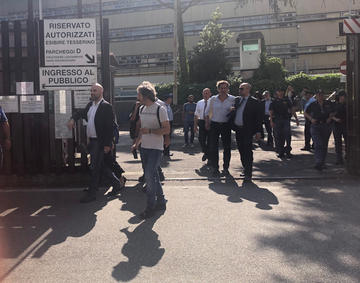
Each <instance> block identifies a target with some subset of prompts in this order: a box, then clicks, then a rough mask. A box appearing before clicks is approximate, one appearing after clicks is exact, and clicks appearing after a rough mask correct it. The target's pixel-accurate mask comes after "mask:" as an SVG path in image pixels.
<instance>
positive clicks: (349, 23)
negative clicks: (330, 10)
mask: <svg viewBox="0 0 360 283" xmlns="http://www.w3.org/2000/svg"><path fill="white" fill-rule="evenodd" d="M344 33H346V34H359V33H360V18H359V19H355V18H354V19H346V20H344Z"/></svg>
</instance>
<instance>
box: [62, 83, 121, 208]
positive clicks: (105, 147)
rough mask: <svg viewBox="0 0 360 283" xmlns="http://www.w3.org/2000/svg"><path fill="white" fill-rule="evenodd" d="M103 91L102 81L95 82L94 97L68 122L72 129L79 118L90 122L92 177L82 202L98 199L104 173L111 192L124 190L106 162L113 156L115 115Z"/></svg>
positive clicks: (92, 91)
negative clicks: (99, 82)
mask: <svg viewBox="0 0 360 283" xmlns="http://www.w3.org/2000/svg"><path fill="white" fill-rule="evenodd" d="M103 92H104V89H103V87H102V86H101V85H100V84H98V83H96V84H94V85H93V86H92V87H91V100H92V101H91V102H89V103H88V104H87V106H86V107H85V109H82V110H80V111H79V112H77V113H75V114H74V115H73V117H72V118H71V119H70V121H69V122H68V124H67V126H68V127H69V129H73V128H74V126H75V123H76V121H77V120H79V119H85V120H86V121H87V123H88V124H87V128H86V134H87V138H88V150H89V152H90V159H91V161H90V172H91V178H90V186H89V189H88V190H87V194H86V195H85V196H84V197H83V198H82V199H81V200H80V202H82V203H87V202H91V201H94V200H96V191H97V190H98V187H99V185H100V178H101V175H103V177H105V178H107V179H109V181H110V183H111V185H112V191H111V192H110V193H109V194H108V195H109V196H114V195H116V194H118V193H119V192H120V190H121V183H120V180H119V179H118V178H117V177H116V176H115V174H114V173H113V171H112V168H111V167H109V166H107V165H106V163H105V160H112V157H111V154H112V148H113V137H114V125H115V118H114V113H113V109H112V106H111V104H110V103H108V102H107V101H105V100H104V98H103Z"/></svg>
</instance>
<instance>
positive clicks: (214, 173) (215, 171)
mask: <svg viewBox="0 0 360 283" xmlns="http://www.w3.org/2000/svg"><path fill="white" fill-rule="evenodd" d="M212 176H213V177H215V178H218V177H220V171H219V170H217V169H216V170H214V172H213V173H212Z"/></svg>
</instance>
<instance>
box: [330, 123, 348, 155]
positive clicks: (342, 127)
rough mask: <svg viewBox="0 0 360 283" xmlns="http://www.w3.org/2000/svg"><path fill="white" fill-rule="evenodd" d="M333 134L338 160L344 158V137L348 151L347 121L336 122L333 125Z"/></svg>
mask: <svg viewBox="0 0 360 283" xmlns="http://www.w3.org/2000/svg"><path fill="white" fill-rule="evenodd" d="M333 134H334V139H335V152H336V159H337V161H342V160H343V150H342V149H343V138H344V143H345V151H346V142H347V141H346V139H347V133H346V124H345V123H334V126H333Z"/></svg>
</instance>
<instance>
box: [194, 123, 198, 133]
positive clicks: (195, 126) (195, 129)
mask: <svg viewBox="0 0 360 283" xmlns="http://www.w3.org/2000/svg"><path fill="white" fill-rule="evenodd" d="M197 131H198V126H197V125H194V133H195V134H196V133H197Z"/></svg>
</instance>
